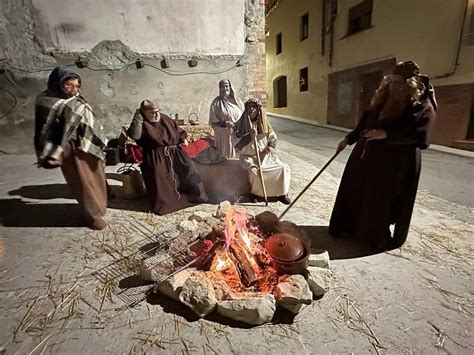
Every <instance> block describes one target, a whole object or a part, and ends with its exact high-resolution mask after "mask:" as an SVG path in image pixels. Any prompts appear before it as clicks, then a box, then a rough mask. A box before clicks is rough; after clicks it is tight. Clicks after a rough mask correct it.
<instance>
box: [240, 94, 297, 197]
mask: <svg viewBox="0 0 474 355" xmlns="http://www.w3.org/2000/svg"><path fill="white" fill-rule="evenodd" d="M235 133H236V136H237V138H240V141H239V142H238V143H237V144H236V146H235V149H236V151H239V152H240V156H239V159H240V162H241V164H242V167H243V168H245V169H246V170H247V171H248V176H249V180H250V186H251V193H252V194H253V195H255V196H257V197H264V190H263V186H262V181H261V177H260V172H259V166H258V165H259V164H258V158H257V154H259V156H260V163H261V169H262V174H263V181H264V185H265V190H266V193H267V197H277V198H278V200H279V201H280V202H282V203H284V204H290V203H291V201H290V199H289V198H288V191H289V189H290V167H289V166H288V165H287V164H285V163H283V162H282V161H281V160H280V159H279V158H278V155H277V153H276V150H275V147H276V142H277V136H276V134H275V132H274V131H273V129H272V127H271V125H270V122H268V120H267V118H266V117H265V118H264V117H263V115H262V105H261V104H260V102H259V101H258V100H255V99H250V100H248V101H247V102H246V103H245V110H244V112H243V114H242V116H241V117H240V119H239V120H238V121H237V123H236V125H235ZM255 138H256V143H257V144H255Z"/></svg>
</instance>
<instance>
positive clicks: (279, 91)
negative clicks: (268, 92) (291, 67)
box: [274, 76, 286, 107]
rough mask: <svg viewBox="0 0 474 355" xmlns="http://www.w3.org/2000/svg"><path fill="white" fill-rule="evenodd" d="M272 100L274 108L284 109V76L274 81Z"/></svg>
mask: <svg viewBox="0 0 474 355" xmlns="http://www.w3.org/2000/svg"><path fill="white" fill-rule="evenodd" d="M275 94H276V95H275ZM274 98H275V99H276V100H275V101H276V102H275V107H286V76H281V77H279V78H278V79H277V80H276V85H275V91H274Z"/></svg>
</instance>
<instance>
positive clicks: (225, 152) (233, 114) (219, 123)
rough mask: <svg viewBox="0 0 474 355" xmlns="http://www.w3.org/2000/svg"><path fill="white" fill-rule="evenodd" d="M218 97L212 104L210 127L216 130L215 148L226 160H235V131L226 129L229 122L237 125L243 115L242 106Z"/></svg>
mask: <svg viewBox="0 0 474 355" xmlns="http://www.w3.org/2000/svg"><path fill="white" fill-rule="evenodd" d="M232 101H233V102H232ZM232 101H230V100H227V99H225V98H223V97H221V96H217V97H216V98H215V99H214V100H213V101H212V103H211V108H210V111H209V125H210V126H211V127H212V128H213V129H214V147H216V148H217V150H218V151H219V154H220V155H221V156H222V157H223V158H225V159H234V158H235V157H236V153H235V149H234V146H235V143H236V138H235V135H234V130H233V129H232V128H230V127H226V123H227V122H232V123H235V122H237V120H238V119H239V118H240V115H241V114H242V108H241V105H239V102H237V101H236V100H232Z"/></svg>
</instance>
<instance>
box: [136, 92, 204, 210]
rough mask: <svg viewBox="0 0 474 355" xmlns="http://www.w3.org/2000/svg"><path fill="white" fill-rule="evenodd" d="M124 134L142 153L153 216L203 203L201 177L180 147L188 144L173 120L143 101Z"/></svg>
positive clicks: (144, 177)
mask: <svg viewBox="0 0 474 355" xmlns="http://www.w3.org/2000/svg"><path fill="white" fill-rule="evenodd" d="M128 135H129V136H130V137H131V138H133V139H135V140H136V141H137V144H138V145H139V146H140V147H141V148H142V150H143V162H142V164H141V165H140V169H141V171H142V174H143V180H144V181H145V187H146V189H147V192H148V196H149V198H150V201H151V204H152V208H153V212H154V213H156V214H159V215H164V214H168V213H171V212H174V211H177V210H179V209H182V208H186V207H190V206H192V204H193V203H203V202H207V196H206V193H205V191H204V185H203V184H202V182H201V177H200V176H199V174H198V172H197V170H196V167H195V166H194V163H193V162H192V161H191V158H190V157H189V155H188V154H187V153H186V152H185V151H184V150H183V149H182V148H181V145H183V146H185V145H187V144H188V143H187V140H186V136H187V133H186V131H185V130H184V129H182V128H181V127H179V126H178V124H177V123H176V121H174V120H172V119H171V118H170V117H169V116H167V115H165V114H163V113H161V112H159V109H158V108H157V107H156V106H155V104H154V103H153V102H151V101H150V100H144V101H142V103H141V104H140V108H139V109H137V111H136V113H135V116H134V117H133V120H132V123H131V124H130V128H129V129H128Z"/></svg>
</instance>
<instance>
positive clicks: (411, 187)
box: [329, 61, 437, 250]
mask: <svg viewBox="0 0 474 355" xmlns="http://www.w3.org/2000/svg"><path fill="white" fill-rule="evenodd" d="M393 73H394V74H395V75H401V76H402V77H403V81H402V82H401V83H400V82H399V78H397V81H398V83H397V84H396V85H392V86H391V84H393V83H394V82H393V80H392V78H387V77H385V78H384V79H383V80H382V82H381V85H380V86H379V88H378V89H377V91H376V92H375V94H374V97H373V99H372V102H371V104H370V105H369V108H368V110H367V111H366V112H365V113H364V114H363V115H362V117H361V119H360V121H359V123H358V124H357V126H356V128H355V129H354V130H353V131H352V132H350V133H349V134H348V135H347V136H346V138H345V139H344V140H342V141H341V142H340V143H339V145H338V147H337V150H338V151H340V150H343V149H344V148H345V147H346V145H347V144H350V145H351V144H354V143H356V146H355V147H354V149H353V150H352V153H351V155H350V157H349V160H348V161H347V164H346V168H345V170H344V174H343V176H342V180H341V184H340V186H339V191H338V194H337V198H336V202H335V204H334V209H333V212H332V216H331V221H330V225H329V232H330V233H331V234H332V235H334V236H351V237H355V238H361V239H365V240H368V241H369V242H371V244H373V246H374V247H375V248H377V249H378V250H385V249H388V248H394V247H400V246H401V245H403V243H404V242H405V241H406V238H407V235H408V229H409V226H410V220H411V215H412V212H413V206H414V203H415V197H416V192H417V188H418V180H419V177H420V169H421V150H423V149H426V148H427V147H428V146H429V138H430V131H431V127H432V124H433V122H434V119H435V116H436V113H435V111H436V109H437V104H436V99H435V96H434V90H433V87H432V85H431V83H430V80H429V78H428V77H426V76H424V75H420V74H419V68H418V66H417V65H416V64H415V63H413V62H411V61H408V62H401V63H398V64H397V66H396V67H395V69H394V72H393ZM382 93H383V94H382ZM407 93H409V95H408V96H407ZM391 225H393V226H394V228H393V235H392V232H391V231H390V226H391Z"/></svg>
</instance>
